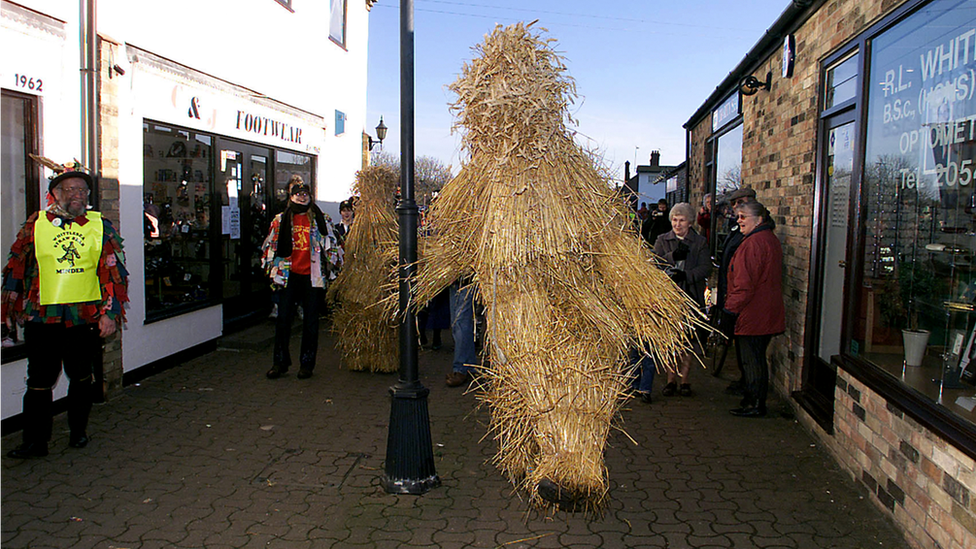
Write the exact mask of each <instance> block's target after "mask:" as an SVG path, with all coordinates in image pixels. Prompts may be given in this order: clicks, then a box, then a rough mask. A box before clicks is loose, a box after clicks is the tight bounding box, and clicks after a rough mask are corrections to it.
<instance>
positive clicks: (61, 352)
mask: <svg viewBox="0 0 976 549" xmlns="http://www.w3.org/2000/svg"><path fill="white" fill-rule="evenodd" d="M24 343H25V345H26V346H27V392H26V393H24V442H25V443H28V444H30V443H33V442H39V443H46V442H48V441H49V440H51V431H52V427H53V417H52V408H53V389H54V386H55V385H56V384H57V382H58V378H59V377H60V376H61V369H62V368H63V369H64V373H65V375H66V376H68V427H69V428H70V429H71V433H72V435H78V436H80V435H82V434H84V433H85V430H86V429H87V428H88V416H89V414H90V413H91V408H92V392H93V390H94V381H95V380H94V376H93V371H92V368H93V366H94V362H95V359H96V358H97V356H98V353H100V352H101V350H102V340H101V338H100V337H99V335H98V325H97V324H85V325H83V326H72V327H70V328H68V327H65V325H64V324H63V323H58V324H43V323H40V322H28V323H27V324H26V325H25V326H24Z"/></svg>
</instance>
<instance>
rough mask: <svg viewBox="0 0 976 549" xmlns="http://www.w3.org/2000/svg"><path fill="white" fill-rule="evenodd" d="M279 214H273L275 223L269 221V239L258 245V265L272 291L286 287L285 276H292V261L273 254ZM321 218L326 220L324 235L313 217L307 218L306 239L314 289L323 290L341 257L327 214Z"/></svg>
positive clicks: (279, 218) (276, 243) (275, 249)
mask: <svg viewBox="0 0 976 549" xmlns="http://www.w3.org/2000/svg"><path fill="white" fill-rule="evenodd" d="M282 215H283V214H278V215H276V216H275V218H274V220H272V221H271V230H270V231H269V232H268V237H267V238H265V239H264V244H263V245H262V246H261V266H262V267H264V271H265V272H266V273H268V276H269V277H271V287H272V288H275V289H281V288H284V287H286V286H287V285H288V275H289V274H290V273H291V260H290V259H289V258H287V257H277V256H276V255H275V252H277V251H278V231H279V229H280V227H281V216H282ZM322 215H323V216H324V218H325V225H326V227H325V233H324V234H323V232H322V230H321V228H320V227H318V223H316V221H315V216H314V215H310V216H309V221H310V223H311V227H310V228H309V240H310V241H311V246H312V249H311V250H310V252H311V254H310V255H311V260H312V272H311V276H312V287H313V288H325V285H326V282H327V281H329V280H332V279H334V278H335V277H336V274H335V271H336V269H335V267H336V265H338V263H339V257H340V256H339V246H338V244H337V243H336V237H335V235H334V234H333V233H332V220H331V219H330V218H329V216H328V215H326V214H322Z"/></svg>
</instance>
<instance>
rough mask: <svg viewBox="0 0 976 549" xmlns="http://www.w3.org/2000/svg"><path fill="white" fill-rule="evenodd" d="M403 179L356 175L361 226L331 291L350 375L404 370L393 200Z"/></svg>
mask: <svg viewBox="0 0 976 549" xmlns="http://www.w3.org/2000/svg"><path fill="white" fill-rule="evenodd" d="M398 184H399V176H398V175H397V174H396V173H395V172H394V171H393V170H391V169H389V168H384V167H378V166H368V167H366V168H364V169H363V170H362V171H360V172H358V173H357V174H356V184H355V187H354V189H353V191H354V192H356V193H358V194H359V196H360V199H359V202H358V204H357V207H356V222H355V223H353V225H352V228H351V229H350V231H349V235H348V236H347V237H346V245H345V257H344V259H343V267H342V272H340V273H339V276H338V278H336V280H335V282H333V283H332V286H331V287H330V288H329V296H328V297H329V298H330V299H335V300H337V301H338V305H337V310H336V311H335V313H334V314H333V317H332V318H333V326H332V329H333V331H334V332H335V333H336V334H337V335H338V337H337V344H338V346H339V350H340V353H341V354H342V359H343V362H344V363H345V365H346V366H347V367H348V368H349V369H350V370H358V371H370V372H395V371H397V369H398V367H399V347H398V343H397V341H398V340H397V326H398V324H397V319H396V307H397V301H396V300H395V299H389V296H390V295H391V294H392V293H393V292H395V290H396V285H397V279H396V269H395V267H396V263H397V250H398V247H397V239H398V234H399V233H398V229H397V221H396V217H395V212H394V209H393V208H394V197H395V194H396V190H397V185H398Z"/></svg>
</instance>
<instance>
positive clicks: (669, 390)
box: [661, 382, 678, 397]
mask: <svg viewBox="0 0 976 549" xmlns="http://www.w3.org/2000/svg"><path fill="white" fill-rule="evenodd" d="M676 392H678V384H677V383H674V382H672V383H668V384H667V385H665V386H664V390H663V391H661V394H662V395H664V396H666V397H669V396H674V394H675V393H676Z"/></svg>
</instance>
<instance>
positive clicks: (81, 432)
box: [68, 377, 94, 448]
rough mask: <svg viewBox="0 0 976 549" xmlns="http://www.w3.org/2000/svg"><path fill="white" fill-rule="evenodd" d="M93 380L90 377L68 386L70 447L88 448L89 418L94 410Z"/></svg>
mask: <svg viewBox="0 0 976 549" xmlns="http://www.w3.org/2000/svg"><path fill="white" fill-rule="evenodd" d="M92 381H93V379H92V378H91V377H88V378H87V379H84V380H81V381H75V382H72V383H71V384H70V385H68V428H69V429H70V430H71V435H70V436H69V438H68V446H71V447H72V448H84V447H85V446H88V416H89V415H91V409H92V390H93V389H94V384H93V383H92Z"/></svg>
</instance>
